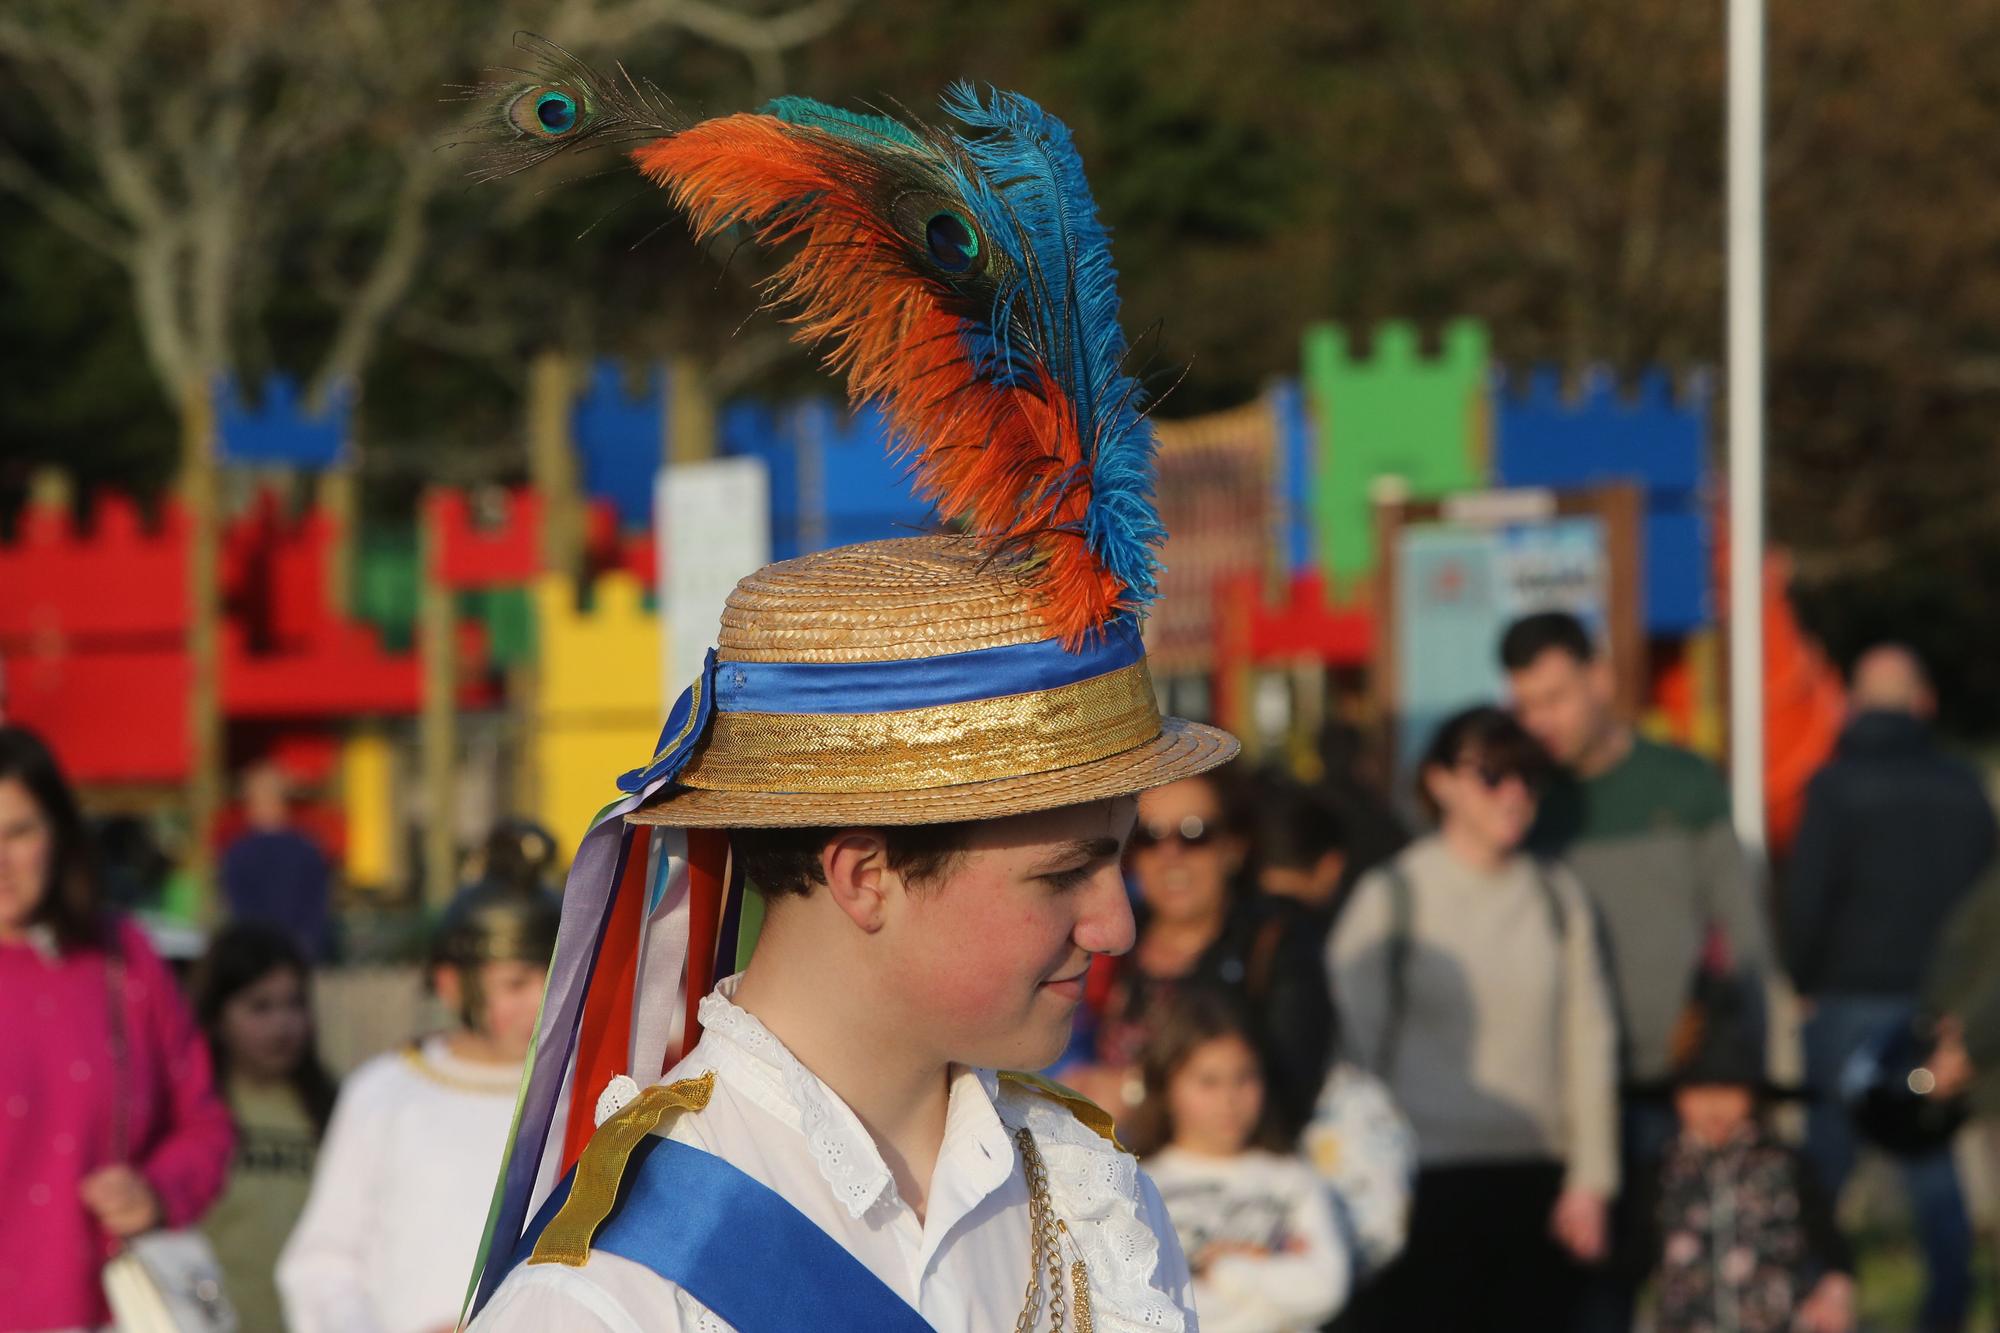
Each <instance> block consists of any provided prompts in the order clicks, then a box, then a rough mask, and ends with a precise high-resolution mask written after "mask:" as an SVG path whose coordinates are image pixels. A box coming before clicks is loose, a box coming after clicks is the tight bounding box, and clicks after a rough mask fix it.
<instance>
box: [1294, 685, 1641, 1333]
mask: <svg viewBox="0 0 2000 1333" xmlns="http://www.w3.org/2000/svg"><path fill="white" fill-rule="evenodd" d="M1547 766H1548V759H1547V757H1546V755H1544V754H1543V753H1542V751H1541V749H1540V747H1539V746H1537V745H1536V743H1535V741H1534V740H1533V739H1532V738H1531V737H1530V736H1529V735H1528V734H1527V733H1526V732H1525V731H1523V730H1522V728H1521V726H1520V724H1519V723H1518V722H1516V721H1515V720H1514V718H1513V717H1512V716H1511V715H1509V714H1507V713H1504V712H1502V711H1500V710H1499V709H1497V708H1473V709H1469V710H1467V711H1466V712H1463V713H1460V714H1458V715H1457V716H1455V717H1453V718H1451V719H1450V720H1448V721H1447V722H1445V724H1444V725H1443V726H1442V727H1441V728H1439V730H1438V733H1437V735H1436V736H1435V737H1434V738H1433V739H1432V741H1431V743H1430V746H1429V748H1428V749H1427V750H1426V751H1425V753H1424V756H1423V761H1422V765H1421V768H1420V772H1419V779H1418V795H1419V798H1420V799H1421V801H1422V802H1423V804H1424V806H1425V808H1426V809H1427V810H1428V811H1429V813H1430V814H1431V816H1432V818H1433V819H1434V820H1435V822H1436V829H1435V831H1434V832H1433V833H1431V834H1430V835H1429V836H1427V837H1424V838H1421V839H1419V840H1418V841H1417V842H1415V843H1413V844H1411V845H1410V846H1409V847H1408V848H1406V849H1405V850H1404V851H1403V852H1402V853H1401V854H1399V855H1398V856H1397V857H1396V858H1395V859H1394V860H1392V861H1390V862H1388V863H1387V864H1385V865H1383V866H1381V867H1378V868H1377V869H1375V870H1373V871H1370V872H1369V873H1368V874H1367V875H1365V876H1363V877H1362V879H1361V881H1360V882H1359V883H1358V884H1356V886H1355V889H1354V893H1353V896H1352V898H1351V900H1350V901H1349V903H1348V905H1347V908H1346V910H1345V911H1344V912H1343V913H1342V915H1341V919H1340V922H1339V924H1338V925H1337V926H1336V927H1335V929H1334V936H1333V939H1332V941H1331V943H1330V944H1329V946H1328V963H1329V967H1330V970H1331V975H1332V979H1333V987H1334V992H1335V994H1337V995H1338V996H1339V999H1340V1015H1341V1040H1342V1043H1343V1045H1342V1049H1343V1051H1345V1052H1346V1053H1347V1054H1348V1056H1349V1057H1350V1058H1352V1059H1354V1060H1356V1061H1358V1062H1360V1063H1361V1064H1364V1065H1366V1066H1368V1067H1370V1068H1372V1069H1373V1070H1374V1071H1375V1072H1376V1073H1377V1074H1378V1075H1380V1076H1381V1077H1382V1078H1383V1080H1384V1081H1385V1082H1386V1083H1387V1084H1388V1085H1389V1087H1390V1090H1391V1091H1392V1092H1393V1093H1394V1095H1395V1097H1396V1100H1397V1101H1398V1102H1399V1103H1400V1104H1401V1106H1402V1108H1403V1110H1404V1112H1405V1113H1406V1114H1407V1115H1408V1116H1409V1118H1410V1121H1411V1124H1412V1125H1413V1126H1414V1127H1415V1129H1416V1135H1417V1154H1418V1163H1419V1172H1418V1177H1417V1188H1416V1205H1415V1212H1414V1215H1413V1217H1412V1219H1411V1228H1410V1238H1409V1243H1408V1246H1407V1248H1406V1249H1405V1250H1404V1252H1403V1254H1402V1257H1401V1258H1400V1259H1398V1260H1397V1261H1396V1263H1395V1264H1394V1265H1392V1266H1391V1267H1390V1268H1389V1269H1388V1270H1387V1271H1385V1272H1384V1273H1383V1275H1382V1276H1381V1278H1380V1279H1379V1280H1378V1281H1376V1282H1375V1283H1374V1284H1373V1285H1372V1286H1370V1287H1369V1288H1368V1289H1366V1290H1365V1291H1364V1292H1363V1293H1362V1294H1361V1298H1360V1300H1359V1301H1358V1303H1357V1305H1358V1310H1357V1313H1358V1316H1359V1322H1360V1324H1361V1326H1362V1327H1363V1328H1366V1329H1371V1330H1372V1329H1385V1330H1387V1329H1393V1330H1401V1329H1460V1328H1480V1329H1495V1330H1499V1329H1521V1330H1533V1331H1534V1333H1544V1331H1545V1330H1548V1329H1559V1328H1564V1327H1567V1326H1568V1322H1569V1316H1570V1309H1571V1306H1572V1304H1573V1302H1574V1299H1575V1292H1576V1289H1577V1286H1578V1278H1579V1276H1580V1274H1579V1269H1578V1267H1577V1265H1579V1264H1586V1263H1594V1262H1597V1261H1599V1260H1601V1259H1602V1257H1603V1255H1604V1248H1605V1203H1606V1200H1607V1199H1609V1198H1610V1197H1611V1196H1612V1195H1613V1194H1614V1193H1615V1192H1616V1188H1617V1183H1618V1181H1617V1171H1618V1155H1617V1141H1616V1135H1617V1129H1616V1123H1617V1122H1616V1115H1617V1102H1616V1098H1615V1074H1616V1028H1615V1022H1614V1018H1613V1011H1612V1002H1611V997H1610V991H1609V989H1608V987H1607V985H1606V982H1605V971H1604V966H1603V960H1602V958H1601V957H1600V955H1599V951H1598V945H1597V932H1596V930H1595V928H1594V924H1593V922H1592V919H1591V914H1590V907H1589V905H1588V899H1586V898H1585V896H1584V893H1583V890H1582V888H1581V887H1580V886H1579V885H1578V883H1577V882H1576V880H1575V879H1574V877H1572V876H1571V875H1570V873H1569V872H1568V871H1567V870H1565V869H1564V868H1562V867H1561V866H1559V865H1552V864H1548V863H1545V862H1541V861H1539V860H1537V859H1536V858H1534V857H1533V856H1530V855H1529V854H1528V853H1526V852H1524V851H1522V850H1521V842H1522V839H1523V838H1525V837H1526V836H1527V833H1528V829H1529V827H1530V826H1531V825H1532V824H1533V823H1534V820H1535V811H1536V807H1537V804H1538V793H1539V791H1540V789H1541V785H1542V778H1543V775H1544V774H1545V772H1546V771H1547Z"/></svg>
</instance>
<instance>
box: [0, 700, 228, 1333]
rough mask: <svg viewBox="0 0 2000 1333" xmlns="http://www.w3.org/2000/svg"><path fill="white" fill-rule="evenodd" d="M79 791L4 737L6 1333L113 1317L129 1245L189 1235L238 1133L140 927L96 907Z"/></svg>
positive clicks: (13, 731)
mask: <svg viewBox="0 0 2000 1333" xmlns="http://www.w3.org/2000/svg"><path fill="white" fill-rule="evenodd" d="M98 893H99V887H98V883H97V879H96V876H95V874H94V871H93V868H92V866H91V864H90V860H89V855H88V849H87V845H86V842H85V838H84V830H83V821H82V818H81V816H80V815H79V814H78V812H77V804H76V798H75V796H74V795H72V793H71V791H70V787H69V784H68V782H67V781H66V780H65V779H64V777H63V775H62V771H61V769H60V768H58V767H57V765H56V761H55V758H54V757H53V756H52V755H51V754H50V753H49V751H48V748H47V747H46V746H45V745H43V744H42V742H41V741H40V740H39V739H38V738H37V737H36V736H35V735H34V734H33V733H31V732H28V731H25V730H23V729H21V728H19V727H8V726H0V1014H4V1015H7V1017H8V1019H9V1022H8V1025H7V1034H6V1038H5V1039H4V1040H0V1181H5V1182H6V1188H5V1189H0V1236H4V1237H6V1242H7V1243H6V1245H5V1246H4V1247H0V1330H4V1331H6V1333H13V1331H15V1330H30V1329H69V1328H94V1327H97V1326H99V1325H101V1324H104V1323H105V1322H107V1321H108V1320H109V1318H110V1310H109V1309H108V1308H107V1306H106V1304H105V1300H104V1292H103V1287H102V1279H101V1277H100V1270H102V1268H103V1266H104V1263H105V1260H106V1259H108V1258H109V1257H110V1256H111V1255H112V1254H113V1253H114V1252H115V1251H116V1250H117V1248H118V1245H119V1243H120V1242H121V1241H122V1240H124V1239H125V1238H127V1237H131V1236H136V1235H139V1234H140V1233H142V1232H145V1231H149V1230H151V1229H153V1228H154V1227H158V1226H168V1227H178V1226H186V1225H188V1224H190V1223H192V1222H193V1221H194V1220H195V1219H196V1218H198V1217H199V1216H200V1215H201V1213H202V1212H203V1210H204V1209H206V1208H207V1207H208V1205H209V1203H210V1202H211V1201H213V1200H214V1198H215V1196H216V1194H217V1192H218V1191H219V1190H220V1189H221V1188H222V1182H223V1176H224V1174H225V1173H226V1171H227V1170H228V1166H229V1154H230V1148H231V1143H232V1135H231V1131H230V1124H229V1112H228V1110H227V1109H226V1108H225V1107H224V1106H223V1104H222V1100H221V1098H219V1097H218V1096H217V1095H216V1092H215V1082H214V1079H213V1078H212V1077H211V1074H210V1068H209V1056H208V1049H207V1047H206V1046H205V1045H204V1044H203V1042H202V1040H201V1033H200V1031H199V1030H198V1029H197V1028H196V1027H195V1024H194V1019H193V1017H192V1016H191V1015H190V1014H189V1013H188V1009H187V1005H186V1004H185V1003H184V1002H183V1001H182V999H181V997H180V993H179V992H178V991H177V990H176V989H175V986H174V979H173V975H172V974H171V973H170V972H169V971H168V970H167V968H166V965H165V964H164V963H162V962H161V961H160V958H159V955H158V954H156V953H155V952H154V951H153V948H152V946H151V945H150V944H148V943H147V941H146V936H145V934H144V932H142V931H141V930H140V929H139V928H138V927H137V926H136V925H134V924H132V923H131V922H129V921H126V920H124V919H122V918H119V917H117V916H115V915H112V914H110V913H108V912H105V911H103V910H102V909H101V907H100V906H99V901H98Z"/></svg>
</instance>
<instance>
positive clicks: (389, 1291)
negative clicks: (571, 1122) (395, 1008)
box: [277, 883, 561, 1333]
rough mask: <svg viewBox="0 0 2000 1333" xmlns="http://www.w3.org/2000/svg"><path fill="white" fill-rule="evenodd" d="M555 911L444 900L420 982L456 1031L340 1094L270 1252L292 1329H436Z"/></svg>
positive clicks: (480, 1223)
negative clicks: (308, 1176)
mask: <svg viewBox="0 0 2000 1333" xmlns="http://www.w3.org/2000/svg"><path fill="white" fill-rule="evenodd" d="M560 910H561V909H560V905H559V904H558V902H557V901H556V899H555V898H554V897H553V896H552V895H547V894H541V893H537V892H534V891H532V890H522V889H517V888H515V887H513V886H507V885H497V884H490V883H489V884H483V885H481V886H479V887H477V888H471V889H467V890H465V891H464V892H462V893H460V894H459V895H458V897H457V898H456V899H454V900H453V902H452V904H451V906H450V907H449V908H448V909H447V910H446V912H445V915H444V919H443V921H442V922H441V923H440V925H439V928H438V935H437V939H436V940H435V941H434V942H433V946H432V966H431V984H432V986H433V987H434V988H435V990H436V991H437V994H438V998H439V999H440V1000H442V1001H444V1003H445V1004H446V1005H447V1006H448V1007H450V1008H451V1009H453V1010H455V1011H457V1013H458V1016H459V1020H460V1025H459V1026H458V1028H457V1029H456V1030H454V1031H451V1032H449V1033H440V1034H436V1035H433V1036H431V1037H428V1038H426V1039H424V1040H422V1041H420V1042H417V1043H414V1044H412V1045H410V1046H409V1047H407V1048H405V1049H403V1050H401V1051H395V1052H391V1053H389V1054H387V1055H381V1056H377V1057H376V1058H375V1059H373V1060H371V1061H369V1062H368V1063H367V1064H364V1065H363V1066H362V1067H361V1068H360V1069H358V1070H356V1071H355V1072H354V1074H353V1075H352V1076H351V1077H350V1078H349V1079H348V1080H347V1082H346V1084H345V1085H344V1086H343V1087H342V1088H341V1091H340V1100H339V1101H338V1102H337V1103H336V1104H335V1106H334V1110H333V1121H332V1123H331V1124H330V1125H328V1126H327V1132H326V1140H325V1142H324V1143H323V1144H322V1145H321V1146H320V1150H319V1161H318V1164H317V1165H316V1167H315V1168H314V1172H313V1184H312V1191H311V1194H310V1195H309V1196H308V1197H307V1200H306V1206H305V1212H304V1214H303V1215H302V1216H301V1217H300V1218H299V1223H298V1226H297V1228H296V1229H295V1230H294V1231H293V1232H292V1235H291V1238H290V1239H289V1240H288V1241H287V1242H286V1243H285V1248H284V1251H283V1253H282V1254H281V1255H280V1256H279V1258H278V1271H277V1282H278V1292H279V1295H280V1296H281V1297H282V1299H283V1302H284V1307H285V1322H286V1325H287V1327H289V1328H290V1329H291V1330H292V1333H449V1330H451V1329H454V1328H456V1327H458V1313H459V1307H460V1306H461V1305H462V1304H463V1302H464V1299H465V1284H466V1280H467V1277H468V1275H469V1274H470V1273H471V1272H472V1268H473V1265H474V1263H475V1262H476V1261H477V1259H478V1254H479V1238H480V1232H481V1229H482V1228H483V1227H484V1225H485V1222H486V1207H487V1199H486V1198H485V1197H483V1196H482V1195H481V1193H480V1191H479V1190H476V1189H472V1188H469V1186H468V1182H471V1181H475V1180H485V1179H487V1178H488V1177H490V1176H491V1175H492V1174H493V1171H494V1168H495V1166H496V1164H497V1163H498V1162H499V1161H500V1160H501V1158H502V1155H503V1154H504V1152H505V1150H506V1146H507V1132H508V1128H509V1126H510V1125H511V1124H512V1123H513V1117H514V1097H515V1093H516V1091H517V1090H518V1089H519V1087H520V1082H521V1065H522V1062H523V1061H524V1060H525V1059H526V1057H527V1053H528V1048H529V1046H530V1045H531V1044H532V1042H533V1040H534V1033H535V1015H536V1012H537V1009H538V1008H539V1006H540V1003H541V997H542V984H543V981H544V980H545V978H546V975H547V969H548V960H549V954H550V951H551V950H552V949H553V948H554V947H555V936H556V925H557V921H558V917H559V914H560Z"/></svg>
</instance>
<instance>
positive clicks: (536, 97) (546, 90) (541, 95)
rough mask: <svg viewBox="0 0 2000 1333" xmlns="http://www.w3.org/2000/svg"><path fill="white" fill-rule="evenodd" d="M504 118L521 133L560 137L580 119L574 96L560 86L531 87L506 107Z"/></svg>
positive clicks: (569, 130) (546, 137)
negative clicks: (505, 116)
mask: <svg viewBox="0 0 2000 1333" xmlns="http://www.w3.org/2000/svg"><path fill="white" fill-rule="evenodd" d="M507 119H508V120H509V121H510V122H511V123H512V124H513V126H514V128H515V129H517V130H519V131H520V132H521V133H523V134H531V135H534V136H535V137H537V138H541V139H559V138H561V137H562V136H563V135H565V134H568V133H570V132H571V131H572V130H574V129H575V128H576V127H577V124H578V122H579V121H580V120H581V119H582V117H581V115H580V114H579V112H578V109H577V100H576V96H575V94H573V93H570V92H567V91H565V90H563V89H561V88H550V87H547V86H544V87H540V88H530V89H528V90H527V91H526V92H524V93H522V94H521V95H520V96H518V97H516V98H515V99H514V101H513V103H512V104H511V105H509V106H508V108H507Z"/></svg>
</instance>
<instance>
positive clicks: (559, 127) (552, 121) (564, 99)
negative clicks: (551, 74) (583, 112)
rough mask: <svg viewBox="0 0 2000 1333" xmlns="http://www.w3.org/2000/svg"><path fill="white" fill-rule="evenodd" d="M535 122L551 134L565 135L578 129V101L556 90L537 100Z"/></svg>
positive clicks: (544, 94)
mask: <svg viewBox="0 0 2000 1333" xmlns="http://www.w3.org/2000/svg"><path fill="white" fill-rule="evenodd" d="M535 120H536V122H537V123H539V124H540V125H541V127H542V128H543V129H544V130H546V131H548V132H549V133H550V134H564V133H567V132H568V131H570V130H573V129H575V128H576V99H575V98H574V97H571V96H570V95H569V94H568V93H559V92H556V91H555V90H554V89H551V90H549V91H548V92H545V93H543V94H542V95H541V96H540V97H537V98H536V99H535Z"/></svg>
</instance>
